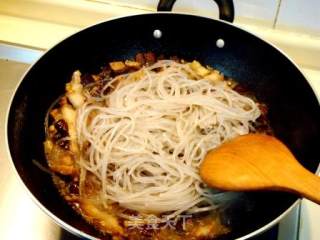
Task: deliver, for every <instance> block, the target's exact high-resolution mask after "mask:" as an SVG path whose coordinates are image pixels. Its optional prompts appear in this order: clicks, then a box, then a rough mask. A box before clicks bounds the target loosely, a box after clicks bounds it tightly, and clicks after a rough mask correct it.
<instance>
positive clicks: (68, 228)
mask: <svg viewBox="0 0 320 240" xmlns="http://www.w3.org/2000/svg"><path fill="white" fill-rule="evenodd" d="M148 15H177V16H191V17H197V18H203V19H205V20H209V21H212V20H213V21H217V22H220V23H221V24H227V25H229V26H231V27H233V28H236V29H238V30H241V31H243V32H245V33H247V34H249V35H251V36H250V37H255V38H258V39H259V40H261V41H263V42H264V43H266V44H268V45H270V46H271V47H272V48H274V49H275V50H276V51H278V52H279V53H281V54H282V55H283V57H285V58H286V59H287V60H289V61H290V63H291V64H292V65H293V66H294V67H295V68H296V69H297V70H298V71H299V73H300V74H301V75H302V76H303V77H304V79H305V82H306V83H307V84H308V85H309V87H310V88H311V89H312V92H313V94H314V95H315V97H316V99H317V101H318V104H320V93H317V92H316V91H315V88H314V87H313V85H312V84H310V83H309V81H308V78H307V77H306V76H305V74H304V72H303V71H301V69H300V67H299V66H298V65H297V64H296V63H295V62H294V60H293V59H292V58H291V57H289V56H288V55H287V54H286V53H285V52H284V51H283V50H281V49H279V48H278V47H277V46H276V45H275V44H273V43H271V42H269V41H268V40H265V39H263V38H261V37H260V36H258V35H256V34H255V33H253V32H251V31H250V30H247V29H244V28H243V27H241V26H238V25H235V24H233V23H230V22H227V21H224V20H220V19H214V18H210V17H207V16H200V15H197V14H194V13H184V12H170V11H169V12H149V13H138V14H132V15H121V16H117V17H112V18H108V19H106V20H102V21H99V22H97V23H94V24H92V25H89V26H87V27H85V28H81V29H79V31H76V32H74V33H72V34H71V35H68V36H67V37H65V38H63V39H61V40H60V41H59V42H57V43H56V44H54V45H53V46H51V47H50V48H49V49H47V50H45V51H44V52H43V54H42V55H41V56H40V57H39V58H38V59H37V60H36V61H35V62H34V63H33V64H31V65H30V66H29V67H28V69H27V70H26V72H25V73H24V74H23V75H22V77H21V78H20V80H19V81H18V82H17V83H16V86H15V87H14V88H13V92H12V95H11V97H10V99H9V101H8V106H7V110H6V118H5V119H6V121H5V126H4V127H5V137H6V141H5V148H6V152H7V156H8V158H9V162H10V166H11V168H13V170H14V174H15V175H16V176H17V177H18V179H19V181H20V182H21V183H22V184H23V186H24V187H23V188H24V189H25V190H26V192H28V195H29V196H30V197H31V199H32V201H33V202H34V203H35V204H36V205H37V206H38V207H39V208H40V209H41V210H42V211H43V212H44V213H45V214H46V215H47V216H48V217H50V218H51V219H52V220H53V221H54V222H55V223H56V224H57V225H59V226H60V227H61V228H62V229H64V230H66V231H68V232H70V233H72V234H74V235H75V236H77V237H80V238H81V237H85V238H86V239H90V240H98V239H99V238H96V237H94V236H92V235H90V234H87V233H85V232H83V231H81V230H79V229H78V228H76V227H73V226H71V225H70V224H68V223H66V222H65V221H63V220H61V219H60V218H59V217H57V216H56V215H55V214H53V213H52V212H51V211H50V210H49V209H47V208H46V207H45V206H44V205H43V204H42V203H41V202H40V201H39V200H38V199H37V198H36V197H35V195H34V194H33V193H32V192H31V190H30V189H29V188H28V186H27V185H26V183H25V182H24V181H23V179H22V177H21V176H20V174H19V172H18V170H17V168H16V166H15V163H14V160H13V157H12V155H11V152H10V146H9V137H8V136H9V135H8V124H9V117H10V112H11V108H12V103H13V100H14V99H15V96H16V93H17V90H18V89H19V87H20V86H21V84H22V82H23V80H24V79H25V77H26V75H28V73H29V72H30V71H31V69H33V68H34V67H35V66H36V65H37V63H38V62H39V61H40V60H41V59H42V58H43V57H46V55H47V53H48V52H49V51H51V50H52V49H53V48H55V47H56V46H58V45H60V44H61V43H62V42H63V41H65V40H66V39H68V38H70V37H72V36H74V35H76V34H79V33H81V32H82V31H85V30H87V29H90V28H92V27H95V26H98V25H100V24H104V23H107V22H111V21H116V20H120V19H125V18H131V17H139V16H148ZM319 173H320V165H319V166H318V168H317V170H316V172H314V174H319ZM302 199H303V198H301V197H297V199H296V200H295V201H294V202H293V203H292V204H291V205H290V206H289V207H288V208H287V209H286V210H285V211H283V212H282V213H281V214H280V215H279V216H278V217H276V218H274V219H273V220H272V221H270V222H269V223H267V224H265V225H263V226H262V227H260V228H258V229H256V230H254V231H252V232H250V233H248V234H246V235H244V236H241V237H239V238H236V239H235V240H245V239H249V238H251V237H253V236H257V235H260V234H261V233H263V232H265V231H267V230H268V229H270V228H271V227H273V226H274V225H276V224H277V223H279V222H280V221H281V220H282V219H283V218H284V217H285V216H287V215H288V214H289V213H290V212H291V211H292V209H294V208H295V207H296V206H298V204H299V203H300V202H301V200H302ZM79 217H81V216H79ZM88 224H89V223H88Z"/></svg>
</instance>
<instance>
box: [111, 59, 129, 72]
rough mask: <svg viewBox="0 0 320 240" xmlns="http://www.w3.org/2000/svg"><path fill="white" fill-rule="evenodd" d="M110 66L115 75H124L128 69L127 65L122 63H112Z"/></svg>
mask: <svg viewBox="0 0 320 240" xmlns="http://www.w3.org/2000/svg"><path fill="white" fill-rule="evenodd" d="M109 66H110V68H111V70H112V71H114V72H115V73H123V72H124V71H125V70H126V69H127V67H126V65H125V64H124V63H123V62H122V61H118V62H110V63H109Z"/></svg>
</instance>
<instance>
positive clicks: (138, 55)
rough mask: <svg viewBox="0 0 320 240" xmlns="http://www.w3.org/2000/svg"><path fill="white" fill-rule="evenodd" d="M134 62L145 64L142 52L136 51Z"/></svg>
mask: <svg viewBox="0 0 320 240" xmlns="http://www.w3.org/2000/svg"><path fill="white" fill-rule="evenodd" d="M136 62H138V63H140V64H141V65H145V64H146V59H145V58H144V56H143V53H138V54H137V55H136Z"/></svg>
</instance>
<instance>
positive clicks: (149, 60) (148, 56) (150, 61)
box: [143, 52, 157, 65]
mask: <svg viewBox="0 0 320 240" xmlns="http://www.w3.org/2000/svg"><path fill="white" fill-rule="evenodd" d="M143 55H144V58H145V59H146V63H147V64H148V65H152V64H154V63H155V62H156V61H157V57H156V55H155V54H154V53H153V52H147V53H145V54H143Z"/></svg>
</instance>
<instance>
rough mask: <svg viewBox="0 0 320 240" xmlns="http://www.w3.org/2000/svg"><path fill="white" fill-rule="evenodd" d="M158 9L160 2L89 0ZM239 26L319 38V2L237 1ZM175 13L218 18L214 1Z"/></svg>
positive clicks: (188, 0)
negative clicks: (284, 30)
mask: <svg viewBox="0 0 320 240" xmlns="http://www.w3.org/2000/svg"><path fill="white" fill-rule="evenodd" d="M88 1H100V2H107V3H113V4H124V5H133V6H135V7H142V8H149V9H155V8H156V5H157V3H158V0H88ZM234 5H235V11H236V22H244V23H258V24H264V25H266V26H270V27H274V28H279V29H286V30H293V31H298V32H299V31H300V32H304V33H308V34H315V35H319V36H320V0H234ZM174 11H179V12H193V13H196V14H201V15H205V16H211V17H217V16H218V11H217V7H216V5H215V4H214V3H213V1H212V0H177V3H176V5H175V7H174Z"/></svg>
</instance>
